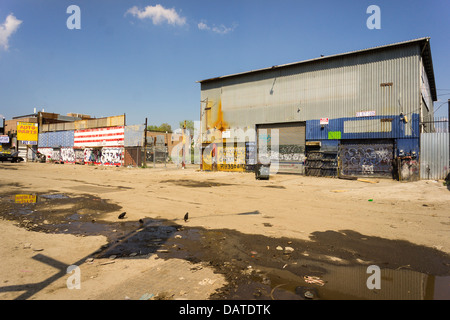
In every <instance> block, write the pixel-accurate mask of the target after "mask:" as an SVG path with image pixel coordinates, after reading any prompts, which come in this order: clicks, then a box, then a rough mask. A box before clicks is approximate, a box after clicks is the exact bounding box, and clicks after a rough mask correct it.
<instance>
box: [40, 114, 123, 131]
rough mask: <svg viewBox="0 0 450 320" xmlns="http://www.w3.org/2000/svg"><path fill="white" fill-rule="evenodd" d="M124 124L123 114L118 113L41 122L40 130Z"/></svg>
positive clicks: (77, 128) (91, 127)
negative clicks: (66, 120)
mask: <svg viewBox="0 0 450 320" xmlns="http://www.w3.org/2000/svg"><path fill="white" fill-rule="evenodd" d="M124 125H125V115H120V116H112V117H105V118H98V119H89V120H79V121H73V122H62V123H50V124H43V125H42V128H41V132H47V131H67V130H82V129H94V128H103V127H116V126H124Z"/></svg>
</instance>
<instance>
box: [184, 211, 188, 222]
mask: <svg viewBox="0 0 450 320" xmlns="http://www.w3.org/2000/svg"><path fill="white" fill-rule="evenodd" d="M188 216H189V212H186V214H185V215H184V222H186V221H188V219H189V217H188Z"/></svg>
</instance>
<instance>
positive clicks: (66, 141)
mask: <svg viewBox="0 0 450 320" xmlns="http://www.w3.org/2000/svg"><path fill="white" fill-rule="evenodd" d="M73 138H74V131H55V132H43V133H39V137H38V139H39V140H38V146H39V148H60V147H73Z"/></svg>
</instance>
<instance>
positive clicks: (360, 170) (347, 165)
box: [339, 140, 394, 178]
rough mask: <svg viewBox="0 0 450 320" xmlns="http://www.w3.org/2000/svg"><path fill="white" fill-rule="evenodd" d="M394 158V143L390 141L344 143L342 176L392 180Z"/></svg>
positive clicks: (341, 155) (341, 154) (341, 158)
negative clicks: (387, 178)
mask: <svg viewBox="0 0 450 320" xmlns="http://www.w3.org/2000/svg"><path fill="white" fill-rule="evenodd" d="M393 157H394V143H393V142H392V141H390V140H366V141H363V140H360V141H342V142H341V145H340V147H339V170H340V175H343V176H360V177H390V178H392V174H393V161H392V160H393Z"/></svg>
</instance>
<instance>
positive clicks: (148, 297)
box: [139, 292, 155, 300]
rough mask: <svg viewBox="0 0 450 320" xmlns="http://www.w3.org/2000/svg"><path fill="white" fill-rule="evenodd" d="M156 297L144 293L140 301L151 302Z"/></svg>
mask: <svg viewBox="0 0 450 320" xmlns="http://www.w3.org/2000/svg"><path fill="white" fill-rule="evenodd" d="M154 296H155V295H154V294H153V293H147V292H146V293H144V294H143V295H142V296H141V297H140V298H139V300H150V299H151V298H153V297H154Z"/></svg>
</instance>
